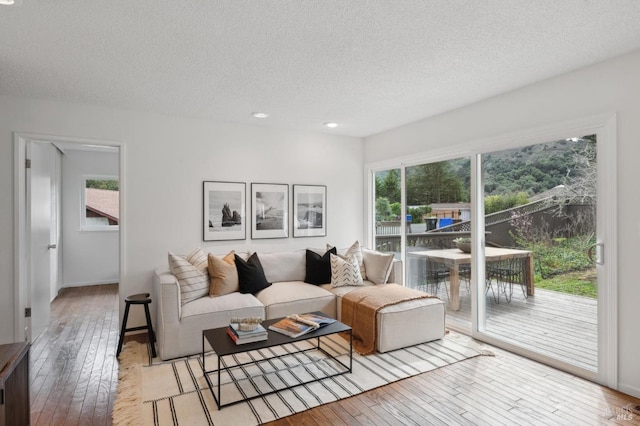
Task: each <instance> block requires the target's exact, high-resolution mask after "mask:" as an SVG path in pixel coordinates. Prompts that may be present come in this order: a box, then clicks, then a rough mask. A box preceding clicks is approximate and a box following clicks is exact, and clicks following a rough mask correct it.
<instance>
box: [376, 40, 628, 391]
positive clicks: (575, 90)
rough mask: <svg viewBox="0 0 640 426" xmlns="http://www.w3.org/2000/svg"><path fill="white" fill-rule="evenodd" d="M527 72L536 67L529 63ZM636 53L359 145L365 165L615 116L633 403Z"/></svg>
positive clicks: (623, 352)
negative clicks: (590, 118)
mask: <svg viewBox="0 0 640 426" xmlns="http://www.w3.org/2000/svg"><path fill="white" fill-rule="evenodd" d="M532 66H535V64H533V65H532ZM638 75H640V51H636V52H633V53H631V54H629V55H625V56H622V57H619V58H616V59H614V60H610V61H607V62H604V63H601V64H598V65H595V66H591V67H587V68H583V69H581V70H578V71H575V72H572V73H570V74H566V75H563V76H560V77H557V78H553V79H550V80H546V81H543V82H540V83H538V84H534V85H531V86H528V87H525V88H522V89H520V90H516V91H513V92H509V93H506V94H503V95H500V96H497V97H494V98H491V99H488V100H486V101H483V102H479V103H476V104H473V105H470V106H468V107H465V108H461V109H458V110H455V111H452V112H449V113H446V114H442V115H439V116H436V117H433V118H429V119H425V120H422V121H419V122H416V123H412V124H409V125H406V126H403V127H400V128H397V129H393V130H391V131H388V132H385V133H382V134H379V135H375V136H371V137H368V138H366V139H365V153H364V154H365V163H378V162H382V161H386V160H389V159H390V158H396V157H406V156H410V155H411V154H417V153H424V152H429V150H433V149H437V148H441V147H443V146H453V145H456V144H459V145H464V144H466V143H468V142H471V141H477V140H484V139H486V138H491V137H496V136H499V135H501V134H507V133H512V132H515V131H522V130H525V129H531V128H536V127H539V126H544V125H550V124H556V123H561V122H564V121H569V120H572V119H579V118H584V117H588V116H593V115H598V114H602V113H609V112H617V120H618V122H617V150H618V153H617V155H618V160H617V167H616V170H615V173H617V189H618V191H617V192H618V205H617V212H618V236H617V238H618V247H617V249H618V259H616V261H617V273H618V283H617V286H618V299H619V300H618V308H619V312H618V327H619V335H618V338H619V348H618V349H619V388H620V390H622V391H624V392H627V393H631V394H633V395H635V396H637V397H640V367H639V366H638V355H639V354H640V338H638V324H640V318H639V316H638V307H639V306H640V284H639V282H640V281H639V278H638V275H639V273H638V268H637V267H636V266H635V265H636V263H637V261H638V260H637V256H638V250H637V244H636V242H637V240H638V239H639V238H640V217H639V216H638V212H639V211H640V193H639V192H638V189H637V188H638V183H639V182H640V167H638V160H639V159H640V143H639V142H638V140H639V138H640V119H639V117H640V96H639V95H640V83H639V80H638Z"/></svg>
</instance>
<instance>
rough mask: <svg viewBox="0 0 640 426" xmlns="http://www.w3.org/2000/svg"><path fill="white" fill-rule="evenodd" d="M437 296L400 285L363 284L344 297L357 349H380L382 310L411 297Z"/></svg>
mask: <svg viewBox="0 0 640 426" xmlns="http://www.w3.org/2000/svg"><path fill="white" fill-rule="evenodd" d="M435 297H436V296H433V295H431V294H429V293H425V292H423V291H419V290H414V289H411V288H406V287H403V286H401V285H398V284H384V285H377V286H375V287H374V286H369V287H362V288H359V289H357V290H353V291H350V292H349V293H347V294H345V295H344V296H343V297H342V316H341V320H342V322H343V323H344V324H346V325H348V326H350V327H351V328H352V330H353V348H354V349H355V350H356V351H357V352H358V353H360V354H362V355H368V354H371V353H374V352H375V351H376V338H377V335H376V331H377V329H378V325H377V320H378V315H377V314H378V311H379V310H380V309H382V308H384V307H385V306H389V305H396V304H398V303H402V302H405V301H407V300H413V299H425V298H435Z"/></svg>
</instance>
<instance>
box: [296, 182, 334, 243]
mask: <svg viewBox="0 0 640 426" xmlns="http://www.w3.org/2000/svg"><path fill="white" fill-rule="evenodd" d="M293 236H294V238H295V237H326V236H327V187H326V185H293Z"/></svg>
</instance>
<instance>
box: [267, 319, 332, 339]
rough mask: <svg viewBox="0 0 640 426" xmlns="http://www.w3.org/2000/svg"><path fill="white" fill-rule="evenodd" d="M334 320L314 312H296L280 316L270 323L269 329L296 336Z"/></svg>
mask: <svg viewBox="0 0 640 426" xmlns="http://www.w3.org/2000/svg"><path fill="white" fill-rule="evenodd" d="M334 322H336V320H334V319H333V318H329V317H327V316H324V315H318V314H315V313H308V314H297V315H289V316H287V317H286V318H282V319H281V320H280V321H278V322H277V323H275V324H272V325H270V326H269V330H273V331H277V332H278V333H281V334H284V335H287V336H289V337H293V338H296V337H299V336H302V335H303V334H306V333H310V332H312V331H314V330H317V329H319V328H320V327H324V326H325V325H329V324H332V323H334Z"/></svg>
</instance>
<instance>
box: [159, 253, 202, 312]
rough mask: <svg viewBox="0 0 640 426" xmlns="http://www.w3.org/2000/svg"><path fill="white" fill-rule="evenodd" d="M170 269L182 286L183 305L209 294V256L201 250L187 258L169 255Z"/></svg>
mask: <svg viewBox="0 0 640 426" xmlns="http://www.w3.org/2000/svg"><path fill="white" fill-rule="evenodd" d="M169 269H170V270H171V273H172V274H173V275H175V276H176V279H177V280H178V284H179V285H180V303H181V304H182V305H184V304H186V303H189V302H191V301H193V300H196V299H199V298H201V297H203V296H206V295H207V294H209V273H208V272H207V255H206V254H205V253H204V252H203V251H202V250H201V249H196V250H194V251H193V252H191V253H190V254H189V255H187V256H185V257H182V256H178V255H175V254H173V253H169Z"/></svg>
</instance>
